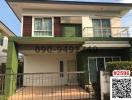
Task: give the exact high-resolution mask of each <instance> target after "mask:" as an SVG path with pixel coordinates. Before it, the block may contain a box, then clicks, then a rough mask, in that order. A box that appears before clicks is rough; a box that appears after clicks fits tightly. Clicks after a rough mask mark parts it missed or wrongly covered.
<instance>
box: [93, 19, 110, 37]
mask: <svg viewBox="0 0 132 100" xmlns="http://www.w3.org/2000/svg"><path fill="white" fill-rule="evenodd" d="M92 22H93V35H94V37H111V25H110V19H93V20H92Z"/></svg>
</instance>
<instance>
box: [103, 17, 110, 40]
mask: <svg viewBox="0 0 132 100" xmlns="http://www.w3.org/2000/svg"><path fill="white" fill-rule="evenodd" d="M101 21H102V29H103V31H102V32H103V37H110V36H111V28H110V20H109V19H102V20H101Z"/></svg>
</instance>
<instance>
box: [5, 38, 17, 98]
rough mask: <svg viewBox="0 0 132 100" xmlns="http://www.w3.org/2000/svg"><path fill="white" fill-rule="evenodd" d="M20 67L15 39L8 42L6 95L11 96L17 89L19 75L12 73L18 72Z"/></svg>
mask: <svg viewBox="0 0 132 100" xmlns="http://www.w3.org/2000/svg"><path fill="white" fill-rule="evenodd" d="M17 69H18V52H17V48H16V45H15V43H14V41H9V42H8V53H7V65H6V77H5V89H4V92H5V95H6V97H9V96H10V95H12V94H13V93H14V92H15V90H16V82H17V76H16V75H10V74H17Z"/></svg>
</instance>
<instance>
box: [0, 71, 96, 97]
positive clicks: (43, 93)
mask: <svg viewBox="0 0 132 100" xmlns="http://www.w3.org/2000/svg"><path fill="white" fill-rule="evenodd" d="M9 78H10V82H9V83H5V82H7V81H6V80H7V79H8V81H9ZM14 84H15V85H14ZM16 85H17V86H16ZM14 86H15V87H14ZM6 89H9V90H6ZM14 90H15V91H14ZM7 91H8V93H9V91H10V93H11V94H10V95H9V94H8V93H7ZM0 93H1V96H0V100H96V96H95V95H96V94H95V91H94V90H93V89H92V85H90V84H88V83H87V78H86V74H85V72H67V73H58V72H51V73H23V74H10V75H9V74H8V75H7V74H2V75H0Z"/></svg>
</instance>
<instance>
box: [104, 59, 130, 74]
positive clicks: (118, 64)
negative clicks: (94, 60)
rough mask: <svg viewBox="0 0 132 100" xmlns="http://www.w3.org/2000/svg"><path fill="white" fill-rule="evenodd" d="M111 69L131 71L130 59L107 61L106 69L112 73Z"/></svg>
mask: <svg viewBox="0 0 132 100" xmlns="http://www.w3.org/2000/svg"><path fill="white" fill-rule="evenodd" d="M113 70H130V71H132V61H114V62H108V63H107V68H106V71H108V72H110V73H112V71H113Z"/></svg>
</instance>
